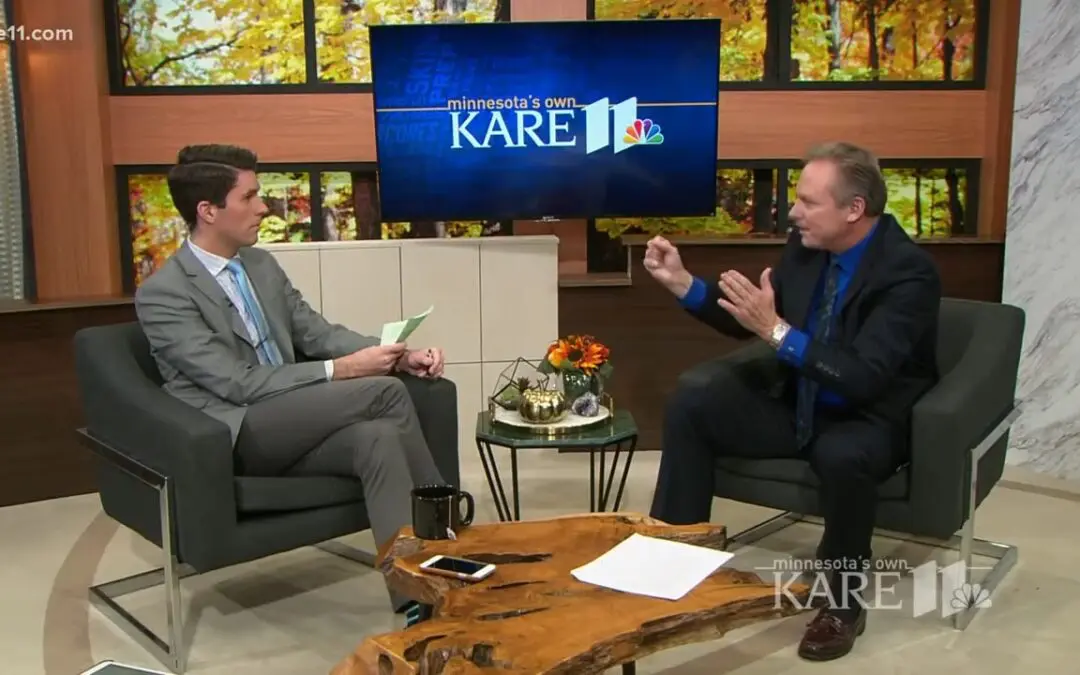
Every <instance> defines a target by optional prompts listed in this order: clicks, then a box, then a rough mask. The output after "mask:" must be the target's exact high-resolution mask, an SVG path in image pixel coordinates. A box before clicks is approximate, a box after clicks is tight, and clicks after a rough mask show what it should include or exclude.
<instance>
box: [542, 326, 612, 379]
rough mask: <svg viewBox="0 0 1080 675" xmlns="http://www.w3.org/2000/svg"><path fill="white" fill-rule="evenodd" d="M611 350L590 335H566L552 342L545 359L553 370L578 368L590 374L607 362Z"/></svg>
mask: <svg viewBox="0 0 1080 675" xmlns="http://www.w3.org/2000/svg"><path fill="white" fill-rule="evenodd" d="M610 354H611V351H610V350H609V349H608V348H607V346H606V345H604V344H603V343H601V342H598V341H597V340H596V339H595V338H594V337H593V336H591V335H568V336H566V337H564V338H560V339H558V340H556V341H555V342H552V343H551V344H550V345H549V346H548V349H547V355H546V360H547V362H548V363H549V364H550V365H551V367H552V368H553V369H555V370H570V369H573V370H580V371H583V372H585V373H586V374H592V373H594V372H595V371H596V370H597V369H599V368H600V367H602V366H603V365H604V364H606V363H607V361H608V357H609V356H610Z"/></svg>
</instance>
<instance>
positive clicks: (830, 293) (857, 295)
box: [644, 143, 941, 660]
mask: <svg viewBox="0 0 1080 675" xmlns="http://www.w3.org/2000/svg"><path fill="white" fill-rule="evenodd" d="M885 201H886V188H885V182H884V180H883V178H882V176H881V170H880V169H879V167H878V163H877V160H876V159H875V158H874V156H873V155H871V154H870V153H869V152H867V151H866V150H864V149H862V148H858V147H856V146H853V145H850V144H847V143H834V144H829V145H825V146H822V147H819V148H816V149H814V150H813V151H812V152H811V153H810V154H809V156H808V157H807V159H806V162H805V166H804V168H803V171H802V174H801V176H800V177H799V183H798V187H797V189H796V200H795V203H794V205H793V206H792V209H791V219H792V221H793V222H794V223H795V226H796V227H795V230H794V231H793V232H792V235H791V237H790V238H789V240H788V242H787V245H786V246H785V247H784V250H783V254H782V256H781V259H780V262H779V264H778V265H777V267H776V269H775V270H771V269H766V270H765V271H764V272H763V273H762V275H761V279H760V285H754V284H753V283H752V282H751V281H750V280H748V279H747V278H746V277H745V276H743V275H742V274H740V273H739V272H736V271H733V270H729V271H727V272H724V273H723V274H721V275H720V279H719V282H718V283H716V284H708V283H705V282H704V281H703V280H701V279H700V278H697V277H694V276H692V275H691V274H690V273H689V272H688V271H687V270H686V269H685V268H684V267H683V264H682V261H681V259H680V257H679V253H678V251H677V250H676V248H675V247H674V246H673V245H672V244H671V243H670V242H668V241H666V240H664V239H663V238H660V237H657V238H654V239H653V240H652V241H650V242H649V244H648V247H647V250H646V253H645V261H644V264H645V267H646V269H647V270H648V271H649V272H650V274H652V276H653V277H654V278H655V279H656V280H657V281H659V282H660V283H661V284H663V285H664V286H665V287H666V288H668V289H669V290H670V291H671V292H672V293H673V294H674V295H675V296H676V297H678V298H679V301H680V302H681V304H682V305H683V306H684V307H685V308H686V310H687V311H688V312H689V313H690V314H692V315H693V316H694V317H696V318H697V319H699V320H701V321H703V322H704V323H706V324H708V325H710V326H712V327H713V328H715V329H716V330H718V331H720V332H721V333H723V334H725V335H729V336H732V337H739V338H742V337H752V336H757V337H759V338H761V339H762V340H765V341H766V342H768V343H769V344H770V345H771V346H772V347H773V348H774V349H775V350H776V356H777V362H776V364H775V365H776V366H777V368H776V369H775V373H772V375H771V376H767V377H762V373H761V372H749V371H747V370H746V369H742V368H738V367H733V366H729V365H723V364H719V365H717V366H716V368H715V370H714V371H713V374H712V376H711V377H710V378H708V379H707V381H702V378H697V379H692V378H681V379H680V382H679V385H678V387H677V389H676V391H675V393H674V395H673V396H672V398H671V400H670V401H669V404H668V407H667V411H666V416H665V420H664V437H663V445H664V447H663V456H662V459H661V464H660V475H659V478H658V481H657V487H656V493H655V496H654V501H653V506H652V515H653V516H654V517H656V518H659V519H661V520H664V521H667V522H670V523H677V524H685V523H697V522H704V521H708V520H709V518H710V515H711V514H710V511H711V505H712V498H713V481H714V473H715V460H716V457H718V456H721V455H723V456H738V457H750V458H805V459H807V460H808V461H809V462H810V464H811V466H812V467H813V469H814V471H815V473H816V475H817V476H818V478H819V480H820V483H821V505H822V510H823V515H824V519H825V533H824V535H823V537H822V541H821V545H820V546H819V549H818V555H819V557H820V558H821V559H822V560H821V564H822V569H831V570H844V571H850V572H855V573H857V572H859V571H863V570H865V568H866V566H867V565H868V564H869V559H870V555H871V552H870V544H871V539H872V536H873V529H874V511H875V506H876V497H877V484H878V483H879V482H881V481H883V480H884V479H886V478H887V477H888V476H889V475H891V474H892V473H893V472H894V471H895V470H896V469H897V468H898V466H899V465H900V464H902V463H903V462H904V461H905V458H906V454H907V451H908V424H909V419H910V414H911V409H912V406H913V405H914V403H915V401H916V400H917V399H918V398H919V397H920V396H921V395H922V394H923V393H924V392H926V391H927V390H928V389H930V388H931V387H932V386H933V384H934V382H935V381H936V379H937V366H936V362H937V359H936V347H935V345H936V339H937V321H938V308H939V304H940V302H941V282H940V279H939V277H938V272H937V269H936V267H935V264H934V262H933V260H932V259H931V258H930V256H929V255H928V254H927V253H926V252H925V251H923V250H922V249H921V248H920V247H919V246H917V245H916V244H915V243H914V242H913V241H911V239H910V238H909V237H908V235H907V233H905V232H904V230H903V229H902V228H901V227H900V225H899V224H898V223H897V222H896V220H895V219H894V218H893V217H892V216H890V215H888V214H885V213H884V210H885ZM856 579H858V576H857V575H851V574H848V575H845V574H836V573H835V572H834V573H833V574H831V579H830V584H831V588H830V590H831V594H832V596H833V597H834V598H835V599H836V602H835V603H831V604H832V605H833V606H830V607H826V608H824V609H822V610H821V612H820V613H819V614H818V615H817V616H816V617H815V618H814V620H813V621H811V623H810V625H809V626H808V628H807V631H806V634H805V635H804V637H803V640H802V642H801V643H800V645H799V654H800V655H801V656H803V657H804V658H807V659H811V660H828V659H834V658H838V657H840V656H843V655H844V654H846V653H848V652H849V651H850V650H851V648H852V646H853V645H854V642H855V638H856V637H857V636H858V635H859V634H861V633H862V631H863V629H864V628H865V624H866V611H865V606H864V604H863V601H862V598H861V597H860V594H859V592H858V590H857V589H858V588H859V586H860V584H859V583H856V581H854V580H856Z"/></svg>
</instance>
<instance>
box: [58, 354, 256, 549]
mask: <svg viewBox="0 0 1080 675" xmlns="http://www.w3.org/2000/svg"><path fill="white" fill-rule="evenodd" d="M76 358H77V360H76V367H77V370H78V373H79V378H78V379H79V388H80V394H81V399H82V404H83V411H84V416H85V420H86V430H87V432H88V433H89V434H90V435H91V436H92V437H94V438H95V439H96V440H98V441H100V442H101V443H104V444H105V445H107V446H108V447H110V448H111V449H112V450H114V451H116V452H118V453H120V454H122V455H124V456H126V457H129V458H131V459H132V460H135V461H136V462H138V463H140V464H142V465H144V466H146V467H147V468H149V469H152V470H153V471H155V472H157V473H159V474H161V475H163V476H165V477H167V478H169V480H170V482H171V487H172V489H171V491H170V496H171V497H172V500H173V513H174V515H175V517H176V523H177V529H178V530H179V531H180V532H183V524H184V523H200V522H203V521H207V522H213V523H216V524H218V525H221V527H215V530H216V531H219V532H225V533H227V532H229V531H230V529H229V527H228V525H229V524H230V523H234V522H235V520H236V495H235V486H234V483H233V449H232V438H231V435H230V433H229V428H228V426H227V425H226V424H224V423H223V422H220V421H219V420H216V419H214V418H212V417H210V416H209V415H206V414H205V413H203V412H202V411H200V410H198V409H196V408H194V407H192V406H190V405H188V404H186V403H184V402H183V401H180V400H178V399H176V398H174V397H173V396H171V395H169V394H168V393H166V392H165V391H163V390H162V389H160V388H159V387H157V386H155V384H154V383H152V382H151V381H150V380H148V379H144V378H138V377H131V376H130V371H128V375H129V376H126V377H125V376H124V375H123V374H122V373H123V372H124V371H123V369H116V370H114V369H111V368H109V367H108V364H100V363H88V362H87V359H89V358H90V357H88V356H84V355H83V352H82V350H79V351H78V352H77V357H76ZM102 497H103V499H104V498H105V495H104V494H103V495H102ZM120 501H121V502H123V501H126V500H125V499H124V498H121V500H120ZM192 529H195V528H192ZM181 539H183V537H181Z"/></svg>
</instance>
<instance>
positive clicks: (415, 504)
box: [412, 485, 476, 539]
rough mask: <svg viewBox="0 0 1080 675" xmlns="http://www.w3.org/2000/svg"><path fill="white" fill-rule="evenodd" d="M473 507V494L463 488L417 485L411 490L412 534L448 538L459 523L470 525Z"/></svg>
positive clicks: (459, 526) (425, 537) (422, 536)
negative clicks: (462, 511) (463, 503)
mask: <svg viewBox="0 0 1080 675" xmlns="http://www.w3.org/2000/svg"><path fill="white" fill-rule="evenodd" d="M462 502H465V514H464V515H462V513H461V503H462ZM475 510H476V502H475V500H474V499H473V496H472V495H471V494H469V493H468V492H465V491H464V490H459V489H457V488H456V487H454V486H452V485H421V486H420V487H417V488H415V489H413V491H412V522H413V534H415V535H416V536H417V537H420V538H421V539H451V538H453V537H454V536H455V533H456V532H457V531H458V530H459V529H461V527H462V526H465V525H470V524H472V521H473V514H474V512H475Z"/></svg>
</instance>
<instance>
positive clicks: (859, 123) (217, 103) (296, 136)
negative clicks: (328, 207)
mask: <svg viewBox="0 0 1080 675" xmlns="http://www.w3.org/2000/svg"><path fill="white" fill-rule="evenodd" d="M718 100H719V110H718V119H719V123H720V128H721V130H722V131H721V133H720V139H719V143H718V144H717V158H718V159H761V158H770V159H786V158H792V159H797V158H799V157H801V156H802V154H803V153H804V152H805V151H806V149H807V148H808V147H809V146H810V145H813V144H814V143H817V142H820V141H822V140H826V139H846V140H850V141H852V142H854V143H862V144H865V145H867V146H868V147H870V148H871V149H873V150H874V151H875V152H877V153H878V154H880V155H882V156H885V157H896V158H907V157H917V158H938V157H973V158H974V157H982V156H983V152H984V149H985V145H986V134H985V132H984V124H983V117H984V110H985V109H986V92H984V91H761V92H758V91H732V92H724V93H723V94H722V95H721V96H720V97H719V99H718ZM868 111H873V114H868ZM109 112H110V118H111V123H112V138H113V142H112V161H113V163H114V164H171V163H172V162H174V161H175V160H176V151H177V150H178V149H179V148H181V147H183V146H184V145H186V144H188V143H204V142H211V141H214V142H222V143H237V144H239V145H244V146H247V147H251V148H254V149H255V150H256V151H257V152H258V153H259V159H260V160H262V161H265V162H373V161H376V159H377V157H376V153H375V128H374V115H375V114H374V109H373V107H372V103H371V94H244V95H218V96H206V95H201V96H114V97H112V98H111V99H110V101H109Z"/></svg>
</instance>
